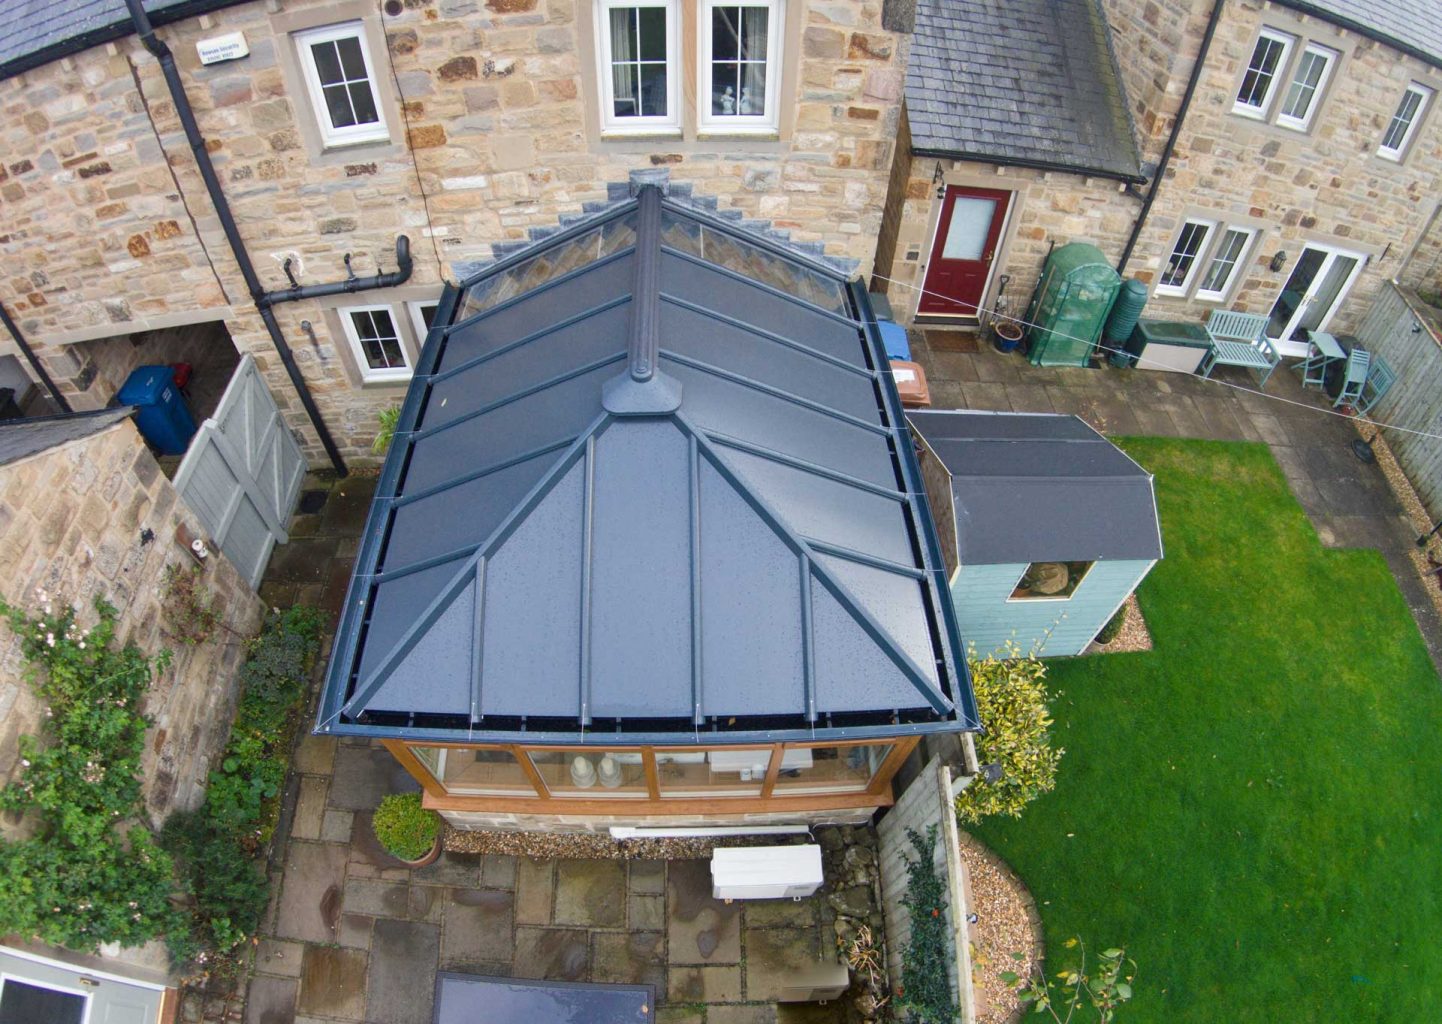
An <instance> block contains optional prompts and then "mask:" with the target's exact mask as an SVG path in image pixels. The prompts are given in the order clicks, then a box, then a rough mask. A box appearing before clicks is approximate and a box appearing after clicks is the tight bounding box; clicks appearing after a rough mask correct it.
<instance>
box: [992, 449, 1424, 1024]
mask: <svg viewBox="0 0 1442 1024" xmlns="http://www.w3.org/2000/svg"><path fill="white" fill-rule="evenodd" d="M1125 447H1126V449H1127V450H1128V451H1129V452H1130V453H1131V454H1132V455H1133V457H1134V458H1136V459H1137V460H1138V461H1139V462H1140V463H1141V464H1142V465H1144V466H1146V467H1147V468H1148V469H1149V470H1151V471H1152V472H1153V473H1155V474H1156V482H1157V494H1158V499H1159V501H1160V504H1161V515H1162V529H1163V534H1164V539H1165V543H1166V558H1165V560H1163V561H1162V562H1161V563H1160V564H1158V565H1157V567H1156V568H1155V569H1154V570H1153V571H1152V574H1151V576H1150V577H1149V578H1148V580H1147V581H1146V583H1145V584H1144V585H1143V587H1142V589H1141V595H1140V596H1141V604H1142V608H1143V611H1144V613H1145V615H1146V619H1147V623H1148V625H1149V626H1150V628H1151V631H1152V636H1153V639H1154V641H1155V643H1156V648H1155V650H1153V651H1151V652H1148V653H1144V654H1124V655H1110V656H1105V657H1094V658H1085V659H1074V660H1059V661H1054V662H1051V663H1050V665H1051V668H1050V685H1051V688H1052V691H1053V694H1054V700H1053V705H1052V709H1053V713H1054V715H1055V718H1056V724H1055V727H1054V731H1055V737H1056V741H1057V742H1058V743H1059V744H1060V745H1061V746H1063V747H1065V748H1066V755H1065V757H1064V758H1063V759H1062V765H1061V769H1060V772H1059V773H1058V779H1057V787H1056V790H1055V791H1054V792H1052V793H1050V794H1047V795H1046V796H1043V797H1042V798H1040V799H1038V800H1037V801H1036V802H1035V803H1034V804H1032V805H1031V806H1030V807H1028V808H1027V810H1026V811H1025V813H1024V815H1023V817H1022V818H1021V819H1020V820H1010V819H1007V820H1004V821H993V822H988V823H987V824H986V825H985V826H983V827H982V828H979V829H977V830H976V832H977V834H978V835H979V836H980V838H982V839H983V840H984V841H985V842H987V843H989V844H990V845H991V846H992V847H993V848H994V849H995V850H996V851H997V852H998V853H999V854H1001V856H1002V857H1004V858H1005V859H1006V860H1007V861H1009V862H1010V863H1011V864H1012V865H1013V866H1014V867H1015V868H1016V870H1017V871H1018V873H1019V874H1020V875H1021V876H1022V878H1023V879H1025V880H1026V882H1027V884H1028V885H1029V886H1030V887H1031V890H1032V893H1033V895H1034V896H1035V897H1036V900H1037V902H1038V905H1039V907H1040V910H1041V915H1042V918H1043V921H1044V922H1045V926H1046V938H1047V942H1048V945H1049V947H1050V948H1051V949H1053V950H1056V951H1058V952H1057V955H1056V957H1055V958H1054V960H1053V967H1052V969H1053V971H1055V970H1056V969H1058V968H1060V967H1061V966H1064V963H1063V962H1062V958H1063V957H1064V956H1065V955H1066V954H1065V952H1064V951H1061V949H1060V943H1061V942H1063V941H1065V940H1066V938H1067V937H1069V936H1072V935H1079V936H1081V937H1082V938H1083V940H1084V941H1086V942H1087V943H1088V944H1089V945H1093V946H1094V947H1095V948H1098V949H1100V948H1105V947H1106V946H1111V945H1122V944H1124V945H1125V946H1126V947H1127V949H1128V952H1129V953H1130V954H1131V955H1132V956H1134V957H1135V958H1136V960H1137V962H1138V965H1139V973H1138V977H1137V982H1136V993H1137V994H1136V998H1135V999H1134V1001H1133V1002H1132V1003H1131V1004H1129V1005H1128V1006H1127V1007H1126V1008H1125V1009H1124V1010H1123V1011H1122V1013H1121V1014H1120V1021H1122V1022H1126V1024H1132V1022H1145V1024H1162V1022H1165V1024H1184V1022H1198V1024H1218V1022H1222V1021H1225V1022H1227V1024H1242V1022H1258V1024H1276V1022H1279V1021H1286V1022H1288V1024H1300V1022H1310V1021H1317V1022H1334V1021H1369V1022H1378V1024H1392V1022H1396V1024H1404V1022H1405V1024H1415V1022H1417V1021H1423V1020H1436V1019H1437V1018H1438V1013H1439V1011H1438V1005H1439V993H1442V689H1439V681H1438V678H1437V675H1436V673H1435V671H1434V670H1433V668H1432V665H1431V663H1430V661H1429V660H1428V658H1427V652H1426V650H1425V648H1424V647H1423V644H1422V639H1421V637H1420V635H1419V634H1418V632H1417V627H1416V625H1415V624H1414V622H1413V620H1412V618H1411V616H1410V614H1409V613H1408V611H1407V607H1406V605H1405V603H1404V602H1403V600H1402V596H1401V594H1400V593H1399V591H1398V590H1397V586H1396V583H1395V581H1394V580H1393V579H1392V577H1391V576H1390V575H1389V573H1388V570H1387V567H1386V564H1385V563H1384V562H1383V560H1382V558H1381V556H1380V555H1379V554H1377V553H1376V552H1375V551H1370V550H1365V551H1364V550H1359V551H1332V550H1327V549H1325V548H1323V547H1322V546H1321V544H1320V543H1319V542H1318V540H1317V537H1316V534H1315V533H1314V532H1313V530H1312V528H1311V525H1310V524H1309V523H1308V521H1307V519H1306V517H1305V515H1304V514H1303V512H1302V510H1301V508H1300V507H1299V506H1298V505H1297V504H1296V502H1295V501H1294V500H1293V498H1292V496H1291V493H1290V492H1289V491H1288V490H1287V486H1286V483H1285V481H1284V479H1283V477H1282V474H1281V472H1280V471H1279V470H1278V468H1277V466H1276V464H1275V463H1274V462H1273V460H1272V457H1271V455H1270V453H1269V452H1268V451H1267V449H1266V448H1265V447H1264V446H1262V445H1251V444H1218V443H1212V442H1180V441H1163V440H1155V439H1144V440H1134V441H1129V442H1127V443H1126V444H1125Z"/></svg>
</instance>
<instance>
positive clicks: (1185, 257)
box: [1158, 223, 1207, 288]
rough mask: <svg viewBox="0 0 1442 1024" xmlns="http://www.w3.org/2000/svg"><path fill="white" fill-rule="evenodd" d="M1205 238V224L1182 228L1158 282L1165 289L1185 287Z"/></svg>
mask: <svg viewBox="0 0 1442 1024" xmlns="http://www.w3.org/2000/svg"><path fill="white" fill-rule="evenodd" d="M1206 237H1207V226H1206V225H1205V224H1192V223H1188V224H1187V225H1185V226H1184V227H1183V228H1182V233H1181V235H1180V236H1179V237H1178V238H1177V247H1176V248H1175V249H1173V250H1172V258H1171V259H1170V260H1168V261H1167V268H1166V270H1165V271H1163V273H1162V277H1161V280H1160V281H1159V282H1158V283H1159V284H1160V285H1162V286H1163V287H1165V288H1181V287H1184V286H1185V285H1186V282H1187V277H1188V276H1189V275H1190V274H1191V272H1192V264H1194V263H1195V262H1196V260H1197V253H1198V252H1200V251H1201V248H1202V242H1203V241H1204V240H1205V239H1206Z"/></svg>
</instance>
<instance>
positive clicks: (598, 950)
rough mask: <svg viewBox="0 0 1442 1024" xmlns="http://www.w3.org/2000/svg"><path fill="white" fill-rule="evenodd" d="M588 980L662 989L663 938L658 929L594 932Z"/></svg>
mask: <svg viewBox="0 0 1442 1024" xmlns="http://www.w3.org/2000/svg"><path fill="white" fill-rule="evenodd" d="M591 980H592V981H597V982H603V983H606V984H611V985H650V986H652V987H653V988H655V990H656V992H657V995H658V996H659V995H660V993H662V992H664V991H665V990H666V938H665V936H664V935H663V934H662V933H661V932H638V931H628V932H594V933H592V935H591Z"/></svg>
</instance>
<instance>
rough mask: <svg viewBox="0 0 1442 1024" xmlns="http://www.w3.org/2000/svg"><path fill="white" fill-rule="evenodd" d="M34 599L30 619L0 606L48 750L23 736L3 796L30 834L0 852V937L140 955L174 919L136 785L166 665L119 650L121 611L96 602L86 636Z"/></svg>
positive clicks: (69, 618) (69, 617) (1, 803)
mask: <svg viewBox="0 0 1442 1024" xmlns="http://www.w3.org/2000/svg"><path fill="white" fill-rule="evenodd" d="M39 598H40V601H41V606H42V613H41V614H39V615H36V616H34V617H31V616H29V615H27V614H26V613H24V612H22V611H20V610H19V609H17V608H14V607H12V606H11V605H9V604H6V603H4V602H0V616H3V617H4V618H5V619H6V620H8V621H9V624H10V628H11V629H12V630H13V631H14V633H15V635H16V636H17V637H19V638H20V643H21V651H22V652H23V654H24V656H25V662H26V675H27V678H28V679H30V681H31V682H32V684H33V686H34V687H35V692H36V693H37V694H38V695H39V697H40V699H41V700H42V701H44V702H45V705H46V706H45V722H44V733H45V737H44V738H45V742H43V743H42V742H41V741H39V740H37V739H36V738H35V737H33V736H22V737H21V739H20V751H21V757H22V760H21V762H20V765H21V771H20V775H19V777H18V779H17V780H16V781H15V782H12V783H11V784H10V785H8V786H6V787H5V788H4V789H3V790H0V808H3V809H5V810H7V811H15V812H20V813H24V814H28V815H30V816H31V821H32V823H33V825H34V828H33V831H32V832H31V834H30V837H29V838H27V839H22V840H19V841H17V842H7V843H0V933H5V932H16V933H19V934H21V935H25V936H38V937H39V938H40V939H42V940H43V941H45V942H50V943H54V944H56V945H62V946H67V947H69V948H71V949H76V950H81V951H93V950H94V949H96V948H97V947H98V946H99V945H100V944H101V943H103V942H118V943H120V944H122V945H139V944H140V943H143V942H146V941H149V940H150V939H153V938H156V937H157V936H159V935H161V934H164V933H165V931H166V930H167V929H168V928H169V927H170V926H171V925H172V924H173V923H174V921H175V920H176V914H175V911H174V910H173V908H172V906H171V903H170V894H171V891H172V880H173V872H172V865H171V859H170V856H169V855H168V854H167V853H166V852H165V851H164V850H162V849H160V848H159V847H158V846H157V845H156V843H155V837H154V835H153V834H152V833H151V831H150V829H149V828H147V827H146V826H145V824H144V823H143V818H142V813H141V812H142V806H141V793H140V778H139V773H140V756H141V752H142V751H143V750H144V747H145V729H146V727H147V726H148V725H149V724H150V723H149V722H148V721H147V720H146V718H145V716H144V715H143V714H141V711H140V706H141V702H142V700H143V699H144V695H145V691H146V689H147V687H148V686H149V684H150V680H151V677H152V674H153V673H154V672H157V671H163V670H164V668H165V667H166V666H167V665H168V662H169V659H168V657H167V656H165V655H162V656H161V657H159V658H156V659H154V660H153V661H152V660H151V659H149V658H147V657H146V656H145V654H144V653H142V652H141V651H140V650H139V649H138V648H136V647H135V646H134V645H132V644H126V645H125V646H124V647H120V648H117V647H116V645H115V618H116V611H115V608H114V607H112V606H111V605H110V604H108V603H107V602H105V601H104V600H103V599H101V598H96V601H95V611H96V614H97V615H98V616H99V622H98V623H97V624H96V626H95V627H94V628H93V629H90V630H88V631H87V630H83V629H81V628H80V627H79V626H78V625H77V624H76V621H75V609H74V608H62V609H61V610H60V611H59V612H56V611H55V608H54V606H53V604H52V603H51V602H50V599H49V596H48V595H47V594H45V593H44V592H43V591H42V592H41V593H40V594H39Z"/></svg>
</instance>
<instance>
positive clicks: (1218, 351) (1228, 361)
mask: <svg viewBox="0 0 1442 1024" xmlns="http://www.w3.org/2000/svg"><path fill="white" fill-rule="evenodd" d="M1267 322H1268V318H1267V317H1265V316H1261V315H1259V314H1256V313H1234V312H1232V311H1231V310H1224V309H1218V310H1216V311H1214V312H1213V313H1212V315H1211V316H1210V317H1208V318H1207V323H1206V331H1207V337H1208V338H1210V339H1211V343H1212V344H1211V351H1209V352H1208V353H1207V357H1206V358H1205V359H1204V360H1202V376H1203V377H1210V376H1211V375H1212V368H1213V367H1216V366H1219V365H1220V366H1241V367H1243V368H1245V369H1249V370H1256V371H1257V373H1258V375H1259V376H1260V377H1261V386H1262V387H1266V386H1267V380H1268V378H1270V377H1271V376H1272V371H1273V370H1275V369H1276V368H1277V364H1278V363H1280V362H1281V361H1282V357H1281V356H1280V355H1278V354H1277V348H1276V346H1275V345H1273V344H1272V342H1271V341H1270V340H1269V339H1268V338H1267Z"/></svg>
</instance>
